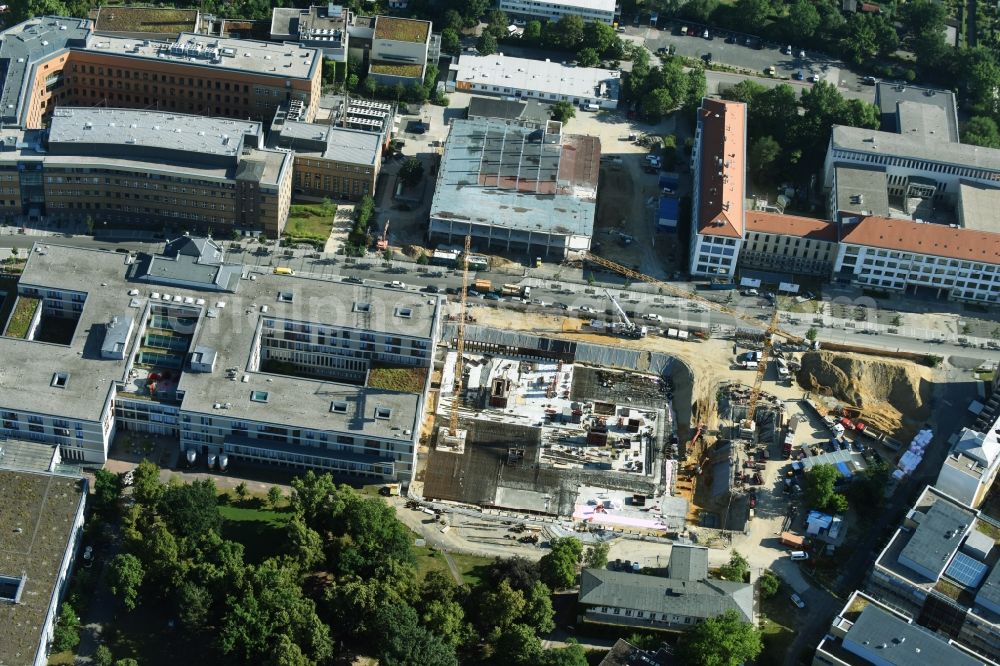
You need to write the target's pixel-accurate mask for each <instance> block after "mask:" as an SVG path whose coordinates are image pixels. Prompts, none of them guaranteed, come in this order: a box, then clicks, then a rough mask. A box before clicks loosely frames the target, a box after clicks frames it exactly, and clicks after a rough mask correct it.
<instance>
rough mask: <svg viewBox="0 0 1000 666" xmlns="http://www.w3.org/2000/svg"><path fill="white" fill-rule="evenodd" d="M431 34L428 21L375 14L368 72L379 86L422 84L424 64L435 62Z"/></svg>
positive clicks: (438, 51) (425, 66)
mask: <svg viewBox="0 0 1000 666" xmlns="http://www.w3.org/2000/svg"><path fill="white" fill-rule="evenodd" d="M432 36H433V35H432V32H431V22H430V21H420V20H417V19H408V18H400V17H397V16H376V17H375V26H374V31H373V34H372V41H371V51H370V53H369V63H368V75H369V76H374V77H375V79H376V80H377V81H378V82H379V83H381V84H382V85H395V84H396V83H402V84H404V85H409V84H411V83H423V80H424V73H425V72H426V71H427V63H428V62H437V57H436V56H433V52H434V49H432V47H431V45H432ZM437 53H438V54H440V47H439V46H438V48H437Z"/></svg>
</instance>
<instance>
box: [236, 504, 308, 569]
mask: <svg viewBox="0 0 1000 666" xmlns="http://www.w3.org/2000/svg"><path fill="white" fill-rule="evenodd" d="M219 513H220V514H222V521H223V522H222V536H223V538H225V539H232V540H233V541H238V542H240V543H242V544H243V547H244V548H245V549H246V560H247V561H248V562H253V563H258V562H262V561H264V560H265V559H267V558H268V557H271V556H273V555H278V554H280V553H281V550H282V544H283V543H284V541H285V539H284V535H285V526H286V525H287V524H288V523H289V522H290V521H291V519H292V514H291V513H290V512H283V511H270V510H268V509H255V508H250V507H245V506H235V505H223V506H220V507H219Z"/></svg>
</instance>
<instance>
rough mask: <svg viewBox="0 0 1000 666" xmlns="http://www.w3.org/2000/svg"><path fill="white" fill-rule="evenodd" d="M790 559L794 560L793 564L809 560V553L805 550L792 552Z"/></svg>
mask: <svg viewBox="0 0 1000 666" xmlns="http://www.w3.org/2000/svg"><path fill="white" fill-rule="evenodd" d="M789 557H791V558H792V561H793V562H797V561H801V560H808V559H809V553H807V552H806V551H804V550H793V551H792V552H791V554H790V555H789Z"/></svg>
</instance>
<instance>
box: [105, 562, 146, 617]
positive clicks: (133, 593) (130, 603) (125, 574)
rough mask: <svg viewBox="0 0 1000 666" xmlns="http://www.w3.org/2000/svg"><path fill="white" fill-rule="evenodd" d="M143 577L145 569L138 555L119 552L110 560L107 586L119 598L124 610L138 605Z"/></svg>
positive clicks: (132, 608) (131, 609) (130, 609)
mask: <svg viewBox="0 0 1000 666" xmlns="http://www.w3.org/2000/svg"><path fill="white" fill-rule="evenodd" d="M144 577H145V570H144V569H143V567H142V562H140V561H139V558H138V557H136V556H135V555H132V554H131V553H119V554H118V555H115V558H114V559H113V560H111V567H110V569H109V570H108V588H109V589H110V590H111V594H113V595H115V596H116V597H118V598H119V599H120V600H121V602H122V605H123V606H125V609H126V610H129V611H133V610H135V608H136V606H138V605H139V588H140V587H141V586H142V581H143V578H144Z"/></svg>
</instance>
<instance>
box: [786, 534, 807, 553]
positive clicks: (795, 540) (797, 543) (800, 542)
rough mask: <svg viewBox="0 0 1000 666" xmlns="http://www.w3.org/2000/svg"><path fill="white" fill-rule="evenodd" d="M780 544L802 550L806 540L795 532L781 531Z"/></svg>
mask: <svg viewBox="0 0 1000 666" xmlns="http://www.w3.org/2000/svg"><path fill="white" fill-rule="evenodd" d="M781 545H783V546H788V547H789V548H796V549H798V550H802V548H804V547H805V545H806V540H805V539H803V538H802V537H800V536H798V535H797V534H792V533H791V532H782V533H781Z"/></svg>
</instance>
